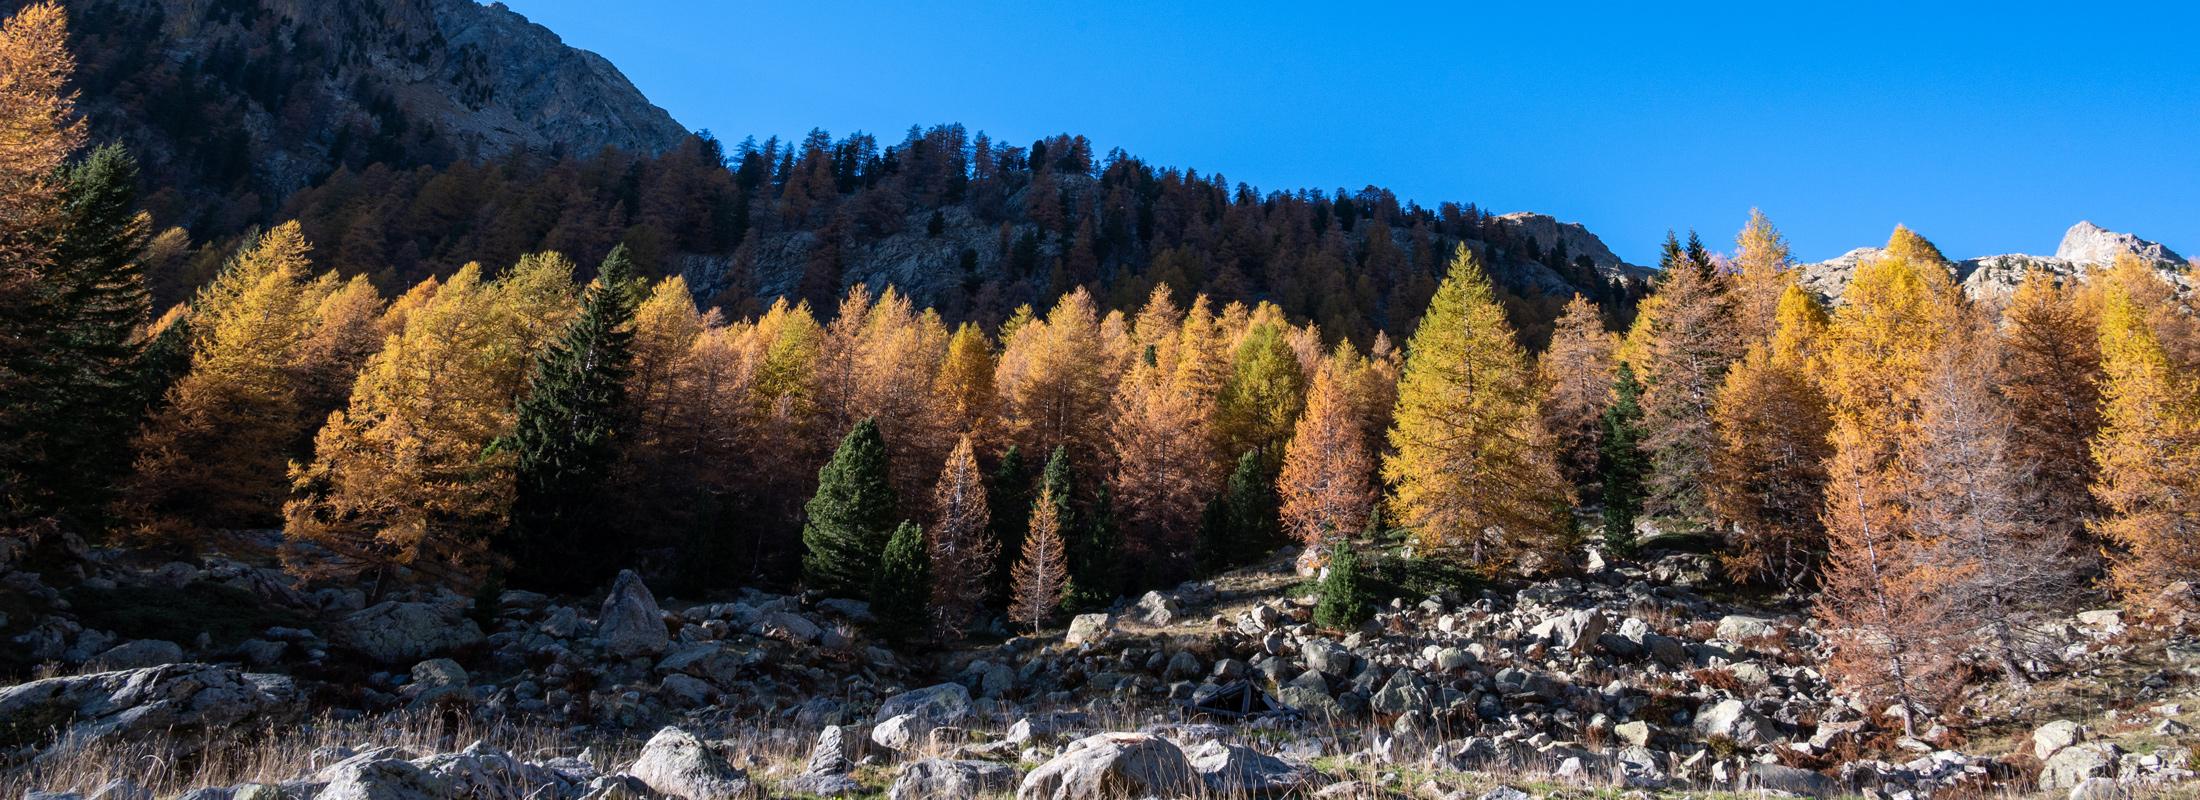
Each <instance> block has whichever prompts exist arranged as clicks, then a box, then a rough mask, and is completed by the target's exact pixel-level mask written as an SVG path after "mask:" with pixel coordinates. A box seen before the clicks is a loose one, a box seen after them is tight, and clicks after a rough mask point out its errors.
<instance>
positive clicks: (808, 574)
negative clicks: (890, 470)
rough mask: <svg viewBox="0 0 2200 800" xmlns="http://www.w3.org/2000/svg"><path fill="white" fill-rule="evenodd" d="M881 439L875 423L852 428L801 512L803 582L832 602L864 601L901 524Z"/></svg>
mask: <svg viewBox="0 0 2200 800" xmlns="http://www.w3.org/2000/svg"><path fill="white" fill-rule="evenodd" d="M886 464H887V462H886V438H885V437H884V436H881V435H880V434H879V430H878V421H877V420H872V419H865V420H863V421H862V422H858V423H856V426H855V428H854V429H853V430H850V431H848V435H847V437H845V438H843V439H841V440H840V449H838V450H835V451H833V458H832V460H831V461H828V462H826V463H825V468H824V469H822V470H819V471H818V473H817V494H815V495H813V496H811V497H810V502H809V504H808V505H805V506H803V511H804V513H805V514H806V515H807V517H808V521H807V522H805V523H803V525H802V545H803V547H804V548H805V549H806V551H807V552H805V553H803V555H802V579H803V582H804V583H806V584H808V586H809V588H810V589H813V590H816V591H820V592H824V593H826V594H828V595H832V596H835V597H866V596H868V595H869V593H870V591H871V589H872V588H873V586H874V583H873V581H874V580H875V579H876V578H877V576H878V568H877V565H878V563H879V559H880V558H881V556H882V555H883V554H884V553H885V551H886V543H887V540H888V539H890V538H891V537H892V536H893V534H894V527H895V524H896V523H897V522H898V521H899V520H900V518H901V515H900V511H899V509H900V507H901V498H900V496H899V495H897V494H895V492H894V486H893V484H892V483H890V482H888V479H887V469H886Z"/></svg>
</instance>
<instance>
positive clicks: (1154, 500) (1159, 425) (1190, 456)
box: [1108, 345, 1221, 572]
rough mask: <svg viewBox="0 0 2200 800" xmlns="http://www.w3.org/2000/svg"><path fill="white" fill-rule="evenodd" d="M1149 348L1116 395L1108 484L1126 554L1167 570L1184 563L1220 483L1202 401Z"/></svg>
mask: <svg viewBox="0 0 2200 800" xmlns="http://www.w3.org/2000/svg"><path fill="white" fill-rule="evenodd" d="M1161 353H1162V351H1161V349H1160V347H1159V346H1158V345H1157V346H1150V347H1149V348H1148V349H1147V351H1146V353H1145V354H1144V355H1142V356H1141V357H1140V359H1139V360H1138V362H1137V364H1136V365H1135V366H1133V367H1132V368H1131V371H1130V374H1128V375H1126V376H1124V378H1123V381H1122V384H1121V385H1120V386H1119V387H1118V388H1117V390H1116V393H1115V402H1114V420H1113V423H1112V424H1111V426H1110V430H1109V444H1110V449H1111V453H1112V456H1113V459H1114V462H1115V463H1114V469H1113V470H1111V471H1110V472H1109V473H1108V485H1109V488H1110V489H1111V490H1112V491H1113V492H1114V501H1115V504H1116V508H1117V510H1118V511H1119V512H1120V513H1121V515H1122V520H1123V523H1124V530H1125V534H1126V537H1125V540H1126V544H1128V545H1129V549H1130V553H1129V555H1130V556H1131V557H1132V558H1134V559H1138V560H1140V561H1143V562H1146V563H1147V564H1148V565H1150V566H1156V567H1161V568H1163V569H1164V572H1165V571H1166V568H1167V567H1168V566H1169V565H1173V564H1177V563H1180V562H1182V561H1183V560H1184V559H1185V558H1187V557H1188V556H1189V554H1190V552H1191V547H1192V544H1193V539H1194V537H1193V533H1194V532H1195V530H1196V529H1197V523H1198V520H1199V514H1200V510H1201V508H1202V507H1204V505H1205V504H1206V502H1207V501H1208V499H1209V498H1212V497H1213V496H1214V494H1215V492H1216V491H1217V489H1218V488H1219V487H1218V484H1219V482H1220V480H1221V478H1220V473H1219V471H1218V470H1217V464H1218V461H1217V459H1216V457H1215V455H1214V436H1213V435H1212V433H1211V431H1210V428H1209V426H1208V422H1207V420H1208V405H1209V404H1208V403H1207V402H1206V398H1202V397H1200V396H1198V395H1197V394H1195V393H1194V392H1193V391H1192V390H1191V389H1190V388H1189V387H1187V386H1186V385H1185V383H1184V381H1183V380H1181V373H1180V372H1179V371H1178V370H1176V369H1175V368H1174V367H1175V365H1174V364H1170V363H1166V362H1164V361H1162V360H1161V358H1162V356H1161Z"/></svg>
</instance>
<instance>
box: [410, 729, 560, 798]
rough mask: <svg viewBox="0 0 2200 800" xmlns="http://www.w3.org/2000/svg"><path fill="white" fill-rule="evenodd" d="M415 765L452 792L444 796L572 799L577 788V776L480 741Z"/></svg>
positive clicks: (425, 759) (430, 757)
mask: <svg viewBox="0 0 2200 800" xmlns="http://www.w3.org/2000/svg"><path fill="white" fill-rule="evenodd" d="M412 765H413V766H414V767H417V768H419V770H420V772H421V773H423V774H425V775H426V776H428V777H429V778H431V779H432V780H433V782H435V783H437V784H440V785H442V786H444V787H446V788H447V790H448V791H449V792H450V794H448V795H444V796H447V797H466V798H479V799H480V800H529V799H530V798H537V797H569V796H571V795H572V794H573V793H574V792H575V791H576V790H577V789H578V786H577V785H576V783H577V778H576V777H569V776H567V775H565V774H563V773H560V772H559V771H557V770H554V769H551V768H549V767H546V766H542V765H539V764H531V763H527V762H524V761H521V760H519V759H518V758H515V757H513V756H512V755H511V754H510V753H506V752H503V751H501V750H497V749H495V748H491V747H486V746H483V745H482V744H481V743H480V742H475V743H474V744H472V745H468V746H467V748H466V749H465V750H462V751H459V752H456V753H442V754H438V755H433V756H429V757H427V758H421V759H415V760H414V761H413V762H412Z"/></svg>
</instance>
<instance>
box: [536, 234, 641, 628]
mask: <svg viewBox="0 0 2200 800" xmlns="http://www.w3.org/2000/svg"><path fill="white" fill-rule="evenodd" d="M639 304H640V298H639V285H638V284H637V283H636V281H635V279H634V273H633V267H632V265H631V264H629V263H628V261H627V255H626V249H625V248H623V247H621V248H617V249H614V250H612V251H611V255H610V256H609V257H607V258H605V259H604V262H603V267H602V269H601V270H600V272H599V273H598V275H597V279H596V283H595V284H594V285H593V286H591V287H590V288H589V290H588V297H587V298H586V301H585V302H584V303H583V308H582V309H581V315H580V316H579V317H578V318H576V319H574V320H573V322H572V323H571V324H570V325H569V326H567V327H566V330H565V333H564V335H562V336H561V337H560V338H559V339H558V341H557V342H556V343H555V344H553V345H551V347H550V349H549V350H548V351H546V352H544V353H543V355H542V356H541V357H540V358H539V359H537V361H536V363H535V372H534V379H533V381H532V384H531V386H532V388H531V390H530V391H529V392H528V395H527V398H526V399H524V400H522V401H520V404H519V409H518V422H517V427H516V429H515V430H514V431H513V433H512V435H511V437H510V439H509V441H508V442H506V443H505V446H507V447H509V448H510V449H511V450H512V451H514V452H515V453H516V454H517V464H516V465H515V469H514V477H515V480H516V486H515V493H514V495H513V499H512V522H511V530H510V531H509V540H510V541H509V542H508V548H507V551H506V555H508V556H509V557H511V558H512V560H513V568H514V576H513V577H514V579H515V583H517V584H519V585H527V586H543V587H549V588H558V589H567V590H576V589H581V588H585V587H587V586H588V585H590V584H592V583H594V582H595V581H596V580H597V579H599V578H601V577H602V576H604V575H605V574H608V572H609V571H610V570H611V569H612V568H615V567H617V566H618V564H619V559H620V558H621V557H623V555H624V554H623V553H620V552H618V548H617V547H616V544H617V542H618V540H619V537H617V536H616V535H614V534H613V533H612V531H611V529H610V523H611V521H612V519H613V515H612V514H611V511H610V509H611V507H612V506H613V505H614V502H613V498H612V497H611V496H610V491H609V488H610V483H611V470H612V465H613V464H614V463H615V462H616V461H617V458H618V449H617V444H616V439H617V437H618V433H619V428H620V427H621V426H620V422H621V421H622V420H623V419H624V418H625V416H626V414H627V408H626V379H627V374H628V373H629V372H630V371H631V370H632V367H633V347H632V345H633V337H634V331H633V321H634V310H635V308H636V306H638V305H639Z"/></svg>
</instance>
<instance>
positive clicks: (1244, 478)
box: [1198, 450, 1283, 574]
mask: <svg viewBox="0 0 2200 800" xmlns="http://www.w3.org/2000/svg"><path fill="white" fill-rule="evenodd" d="M1282 505H1283V501H1282V498H1280V497H1278V496H1277V495H1276V470H1275V469H1274V468H1273V467H1272V466H1271V464H1270V459H1268V458H1267V457H1265V456H1264V455H1263V453H1262V451H1260V450H1247V451H1245V452H1244V453H1243V454H1241V455H1239V456H1238V462H1237V467H1236V468H1234V469H1232V470H1230V478H1229V480H1228V481H1227V482H1225V483H1224V484H1223V488H1222V496H1221V497H1219V498H1216V500H1215V502H1213V503H1210V504H1209V505H1208V507H1207V513H1206V514H1204V515H1202V516H1201V518H1200V526H1199V528H1200V537H1199V553H1198V561H1199V568H1200V570H1201V571H1202V572H1205V573H1208V574H1213V573H1216V572H1222V571H1224V570H1227V569H1230V568H1232V567H1236V566H1238V565H1240V564H1245V563H1249V562H1251V561H1254V560H1257V559H1259V558H1260V557H1261V556H1262V555H1264V554H1266V553H1267V552H1268V551H1269V550H1272V549H1274V548H1275V547H1276V546H1277V545H1279V544H1281V543H1282V540H1283V522H1282V520H1281V518H1280V514H1281V508H1282Z"/></svg>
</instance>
